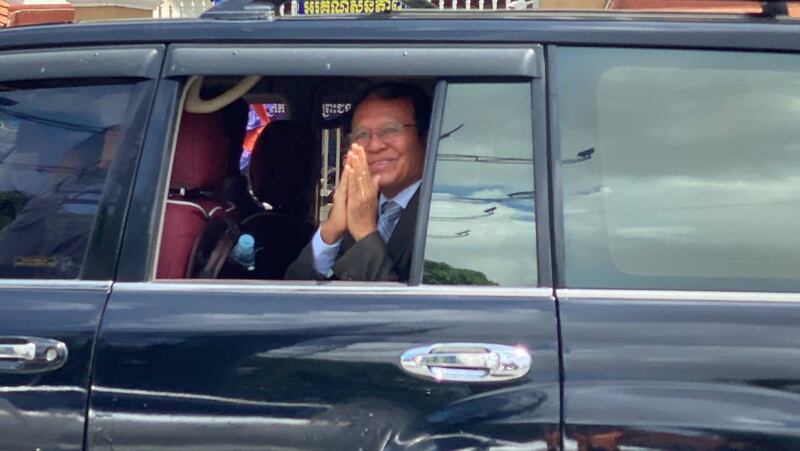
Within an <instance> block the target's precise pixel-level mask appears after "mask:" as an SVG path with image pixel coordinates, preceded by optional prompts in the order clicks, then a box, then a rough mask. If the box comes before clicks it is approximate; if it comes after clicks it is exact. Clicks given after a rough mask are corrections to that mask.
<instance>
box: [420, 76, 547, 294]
mask: <svg viewBox="0 0 800 451" xmlns="http://www.w3.org/2000/svg"><path fill="white" fill-rule="evenodd" d="M533 195H534V193H533V145H532V122H531V88H530V85H529V84H527V83H458V84H450V85H449V86H448V89H447V97H446V104H445V111H444V118H443V125H442V136H441V137H440V141H439V151H438V154H437V157H436V170H435V175H434V188H433V193H432V200H431V209H430V217H429V220H428V233H427V238H426V245H425V262H424V267H423V283H427V284H456V285H502V286H536V283H537V273H536V224H535V217H534V202H533V197H534V196H533Z"/></svg>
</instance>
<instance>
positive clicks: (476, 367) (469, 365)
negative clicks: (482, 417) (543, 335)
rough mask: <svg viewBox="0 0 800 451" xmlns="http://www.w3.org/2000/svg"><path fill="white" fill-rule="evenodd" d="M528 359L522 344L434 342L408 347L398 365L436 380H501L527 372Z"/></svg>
mask: <svg viewBox="0 0 800 451" xmlns="http://www.w3.org/2000/svg"><path fill="white" fill-rule="evenodd" d="M531 360H532V359H531V355H530V353H529V352H528V350H527V349H525V348H523V347H522V346H506V345H496V344H485V343H438V344H434V345H430V346H422V347H419V348H414V349H409V350H408V351H406V352H405V353H403V355H402V357H400V365H401V367H402V368H403V370H405V371H406V372H407V373H409V374H413V375H415V376H419V377H422V378H425V379H432V380H436V381H448V382H501V381H508V380H513V379H518V378H520V377H522V376H524V375H526V374H528V371H530V369H531Z"/></svg>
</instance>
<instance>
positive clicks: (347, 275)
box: [286, 83, 431, 281]
mask: <svg viewBox="0 0 800 451" xmlns="http://www.w3.org/2000/svg"><path fill="white" fill-rule="evenodd" d="M430 112H431V101H430V97H428V95H427V94H425V93H424V92H423V91H422V89H420V88H419V87H417V86H413V85H408V84H403V83H384V84H380V85H376V86H374V87H372V88H370V89H369V90H367V92H366V93H365V94H364V95H363V96H362V98H361V100H360V101H359V102H357V103H356V105H355V108H354V112H353V115H352V121H351V133H350V138H351V139H350V141H351V146H350V150H349V151H348V153H347V156H346V160H345V165H344V170H343V172H342V177H341V179H340V180H339V184H338V185H337V187H336V191H335V194H334V197H333V207H332V208H331V211H330V214H329V215H328V219H327V220H326V221H325V222H324V223H323V224H322V225H321V226H320V228H319V230H317V232H316V233H315V234H314V237H313V238H312V239H311V242H310V243H309V244H308V245H307V246H306V247H305V248H304V249H303V251H302V252H301V253H300V256H299V257H298V258H297V260H295V261H294V262H293V263H292V264H291V265H290V266H289V269H288V270H287V272H286V278H287V279H339V280H362V281H407V280H408V274H409V267H410V263H411V248H412V245H413V238H414V229H415V226H416V223H417V200H418V197H419V185H420V182H421V180H422V169H423V166H424V163H425V143H426V140H427V134H428V125H429V123H430Z"/></svg>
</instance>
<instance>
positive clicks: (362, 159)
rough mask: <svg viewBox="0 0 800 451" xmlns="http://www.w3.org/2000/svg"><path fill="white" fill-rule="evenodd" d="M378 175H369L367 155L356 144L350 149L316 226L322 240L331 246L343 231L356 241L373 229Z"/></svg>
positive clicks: (375, 216) (376, 206)
mask: <svg viewBox="0 0 800 451" xmlns="http://www.w3.org/2000/svg"><path fill="white" fill-rule="evenodd" d="M379 182H380V176H379V175H376V176H372V175H371V174H370V173H369V165H368V164H367V155H366V152H365V151H364V148H363V147H362V146H360V145H358V144H353V145H351V146H350V151H349V152H347V158H346V160H345V165H344V171H343V172H342V177H341V178H340V179H339V184H338V185H337V186H336V191H335V192H334V194H333V207H332V208H331V211H330V214H329V215H328V219H327V220H326V221H325V222H324V223H323V224H322V226H321V227H320V235H321V237H322V240H323V241H324V242H325V243H327V244H333V243H335V242H336V241H338V240H340V239H341V238H342V236H344V234H345V232H350V235H351V236H352V237H353V239H355V240H356V241H359V240H361V239H362V238H364V237H365V236H367V235H369V234H370V233H372V232H374V231H375V230H377V227H378V225H377V216H378V193H379V185H378V183H379Z"/></svg>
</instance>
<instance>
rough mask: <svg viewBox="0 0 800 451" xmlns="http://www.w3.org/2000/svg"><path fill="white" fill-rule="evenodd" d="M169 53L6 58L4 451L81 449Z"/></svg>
mask: <svg viewBox="0 0 800 451" xmlns="http://www.w3.org/2000/svg"><path fill="white" fill-rule="evenodd" d="M0 42H2V38H0ZM0 47H2V44H1V43H0ZM163 55H164V52H163V49H162V48H158V47H152V46H150V47H141V46H140V47H119V48H102V47H82V48H62V49H58V50H57V51H56V50H20V49H16V50H14V51H3V50H1V49H0V449H4V450H16V449H27V450H29V449H73V450H77V449H83V447H84V430H85V417H86V411H87V407H88V398H89V368H90V365H91V357H92V352H93V345H94V336H95V333H96V331H97V327H98V326H99V322H100V318H101V314H102V311H103V308H104V305H105V302H106V299H107V296H108V293H109V292H110V288H111V279H112V276H113V272H114V265H115V262H116V256H117V252H118V247H119V244H120V240H121V236H122V224H123V220H124V217H123V216H124V212H125V211H126V208H127V203H128V197H129V194H130V191H131V188H132V184H133V173H134V169H135V164H136V161H137V158H138V150H139V147H140V146H139V143H140V142H141V138H142V136H143V132H144V125H143V124H145V123H146V119H147V114H148V112H149V108H150V104H151V102H152V97H153V94H154V85H155V80H156V79H157V76H158V71H159V70H160V65H161V60H162V59H163Z"/></svg>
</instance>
